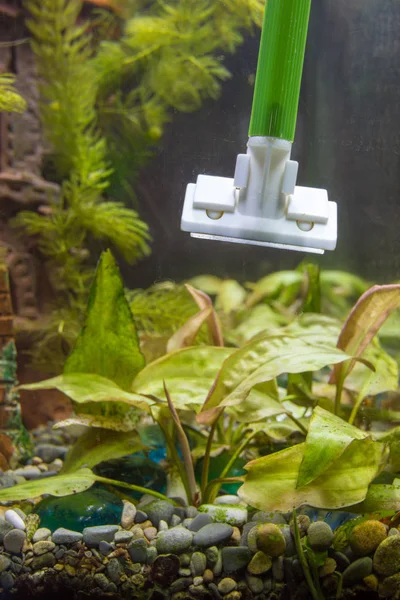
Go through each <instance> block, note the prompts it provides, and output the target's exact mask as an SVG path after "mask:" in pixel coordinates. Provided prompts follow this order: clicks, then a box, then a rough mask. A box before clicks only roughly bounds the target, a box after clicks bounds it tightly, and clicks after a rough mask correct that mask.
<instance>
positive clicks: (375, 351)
mask: <svg viewBox="0 0 400 600" xmlns="http://www.w3.org/2000/svg"><path fill="white" fill-rule="evenodd" d="M362 358H364V359H366V360H367V361H369V362H370V363H371V364H372V365H373V366H374V368H375V371H372V370H371V369H369V368H368V367H366V366H365V365H363V364H362V363H357V364H356V365H355V367H354V369H353V370H352V371H351V373H350V375H349V376H348V377H346V381H345V387H346V388H347V389H349V390H352V391H355V392H357V393H359V394H360V393H361V394H362V397H363V398H365V397H366V396H370V395H371V396H375V395H377V394H380V393H382V392H389V391H395V390H397V388H398V381H399V368H398V365H397V362H396V361H395V360H394V359H393V358H392V357H391V356H390V355H389V354H388V353H387V352H385V350H383V348H382V347H381V346H380V345H379V342H378V340H376V339H374V340H372V342H371V344H370V345H369V346H368V347H367V348H366V349H365V350H364V352H363V355H362Z"/></svg>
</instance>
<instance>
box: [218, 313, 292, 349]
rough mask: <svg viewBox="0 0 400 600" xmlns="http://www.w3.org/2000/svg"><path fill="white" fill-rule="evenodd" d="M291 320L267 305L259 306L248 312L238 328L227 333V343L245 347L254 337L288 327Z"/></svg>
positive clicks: (225, 335)
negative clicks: (264, 332)
mask: <svg viewBox="0 0 400 600" xmlns="http://www.w3.org/2000/svg"><path fill="white" fill-rule="evenodd" d="M288 322H289V318H288V317H287V316H285V315H282V314H281V313H279V312H278V311H277V310H274V309H273V308H271V307H270V306H268V305H267V304H258V305H257V306H255V307H254V308H252V309H250V310H247V311H246V312H245V313H244V315H243V317H242V318H241V319H240V322H239V324H238V325H237V326H236V327H233V328H231V329H229V330H228V331H227V332H225V334H224V337H225V339H226V341H227V342H229V343H231V344H234V345H235V346H243V344H245V343H246V342H249V341H250V340H251V339H252V338H253V337H254V336H256V335H258V334H259V333H262V332H263V331H273V330H274V329H280V328H281V327H283V326H284V325H287V324H288Z"/></svg>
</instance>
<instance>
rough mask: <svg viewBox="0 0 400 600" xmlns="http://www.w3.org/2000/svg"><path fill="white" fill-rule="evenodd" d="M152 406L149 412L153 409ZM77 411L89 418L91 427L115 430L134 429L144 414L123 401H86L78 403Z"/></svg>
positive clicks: (81, 415)
mask: <svg viewBox="0 0 400 600" xmlns="http://www.w3.org/2000/svg"><path fill="white" fill-rule="evenodd" d="M152 408H153V407H152V406H151V407H150V410H149V412H151V411H152ZM75 413H76V415H77V416H79V417H83V418H86V419H89V422H90V426H91V427H100V428H102V429H111V430H113V431H134V430H135V429H136V428H137V426H138V424H139V421H140V417H141V416H142V415H143V413H142V411H141V410H140V409H139V408H136V406H127V405H126V404H124V403H123V402H86V403H85V404H77V405H76V406H75Z"/></svg>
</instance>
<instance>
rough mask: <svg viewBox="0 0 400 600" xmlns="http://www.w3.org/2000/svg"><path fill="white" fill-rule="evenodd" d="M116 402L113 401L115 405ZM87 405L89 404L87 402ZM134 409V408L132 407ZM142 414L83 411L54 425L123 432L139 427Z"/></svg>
mask: <svg viewBox="0 0 400 600" xmlns="http://www.w3.org/2000/svg"><path fill="white" fill-rule="evenodd" d="M115 404H116V403H114V402H113V403H112V406H113V407H114V406H115ZM84 406H85V407H87V406H88V405H87V404H85V405H84ZM155 406H157V405H153V406H152V407H151V410H152V411H153V409H154V407H155ZM131 410H134V409H131ZM139 417H140V415H138V414H137V413H135V414H133V415H131V413H130V411H128V412H127V413H125V414H119V415H115V414H112V415H107V416H105V415H101V414H95V413H85V412H82V413H80V414H77V415H75V416H74V417H69V418H68V419H64V420H63V421H58V422H57V423H56V424H55V425H53V428H54V429H61V428H63V427H71V426H76V425H79V426H83V427H95V428H99V429H110V430H112V431H122V432H130V433H132V431H134V430H135V429H136V428H137V425H138V421H139Z"/></svg>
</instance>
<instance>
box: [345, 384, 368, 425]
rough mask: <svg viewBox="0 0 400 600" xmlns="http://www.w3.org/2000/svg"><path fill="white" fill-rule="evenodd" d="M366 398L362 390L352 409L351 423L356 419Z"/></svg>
mask: <svg viewBox="0 0 400 600" xmlns="http://www.w3.org/2000/svg"><path fill="white" fill-rule="evenodd" d="M364 400H365V396H364V393H363V390H361V392H360V393H359V394H358V396H357V400H356V401H355V404H354V406H353V408H352V409H351V413H350V417H349V424H350V425H353V423H354V420H355V418H356V416H357V413H358V411H359V409H360V406H361V404H362V403H363V401H364Z"/></svg>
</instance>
